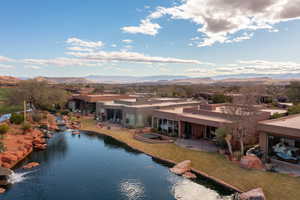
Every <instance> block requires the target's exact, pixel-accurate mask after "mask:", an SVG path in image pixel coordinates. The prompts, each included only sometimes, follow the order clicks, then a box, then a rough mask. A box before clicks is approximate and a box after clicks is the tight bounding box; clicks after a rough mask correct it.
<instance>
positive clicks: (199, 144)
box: [175, 139, 218, 152]
mask: <svg viewBox="0 0 300 200" xmlns="http://www.w3.org/2000/svg"><path fill="white" fill-rule="evenodd" d="M175 144H177V145H179V146H181V147H184V148H188V149H193V150H197V151H205V152H217V151H218V147H217V146H216V145H215V144H214V143H213V142H211V141H208V140H203V139H197V140H192V139H177V140H176V142H175Z"/></svg>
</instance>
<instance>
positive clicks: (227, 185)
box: [80, 129, 245, 193]
mask: <svg viewBox="0 0 300 200" xmlns="http://www.w3.org/2000/svg"><path fill="white" fill-rule="evenodd" d="M80 130H81V131H87V132H93V133H96V134H100V135H105V136H108V137H111V138H113V139H115V140H117V141H119V142H122V143H124V144H126V145H127V146H129V147H130V148H132V149H133V150H136V151H139V152H141V153H143V154H145V155H148V156H150V157H152V158H155V159H158V160H161V161H164V162H167V163H169V164H172V165H176V164H178V162H176V161H174V160H169V159H166V158H162V157H158V156H155V155H153V154H151V153H148V152H145V151H143V150H141V149H138V148H135V147H133V146H132V145H130V144H128V143H126V142H124V141H122V140H120V139H119V138H117V137H114V136H113V135H110V134H107V133H105V129H100V130H101V131H102V132H98V131H95V130H88V129H80ZM191 171H192V172H194V173H196V174H198V175H200V176H203V177H205V178H208V179H211V180H213V181H215V182H216V183H218V184H220V185H222V186H224V187H226V188H228V189H230V190H233V191H235V192H238V193H243V192H245V191H243V190H242V189H240V188H238V187H236V186H233V185H231V184H229V183H226V182H225V181H223V180H221V179H218V178H216V177H213V176H210V175H208V174H207V173H205V172H203V171H201V170H198V169H195V168H193V167H192V168H191Z"/></svg>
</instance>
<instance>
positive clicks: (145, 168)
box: [0, 131, 232, 200]
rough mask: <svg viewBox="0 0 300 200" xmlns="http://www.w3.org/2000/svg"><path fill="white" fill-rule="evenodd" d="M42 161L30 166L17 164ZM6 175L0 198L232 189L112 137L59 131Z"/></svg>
mask: <svg viewBox="0 0 300 200" xmlns="http://www.w3.org/2000/svg"><path fill="white" fill-rule="evenodd" d="M28 162H40V163H41V165H40V166H39V167H37V168H35V169H33V170H29V171H28V170H27V171H26V170H23V169H21V168H20V166H22V165H24V164H26V163H28ZM20 166H19V167H17V169H15V173H14V174H13V175H12V176H11V177H10V181H11V182H12V185H11V186H10V187H9V188H7V189H8V190H7V192H6V193H5V194H4V195H1V196H0V199H1V200H2V199H3V200H56V199H57V200H58V199H59V200H64V199H66V200H68V199H76V200H81V199H82V200H90V199H92V200H93V199H97V200H98V199H99V200H100V199H101V200H119V199H120V200H142V199H143V200H154V199H155V200H156V199H157V200H160V199H161V200H175V199H178V200H198V199H199V200H219V199H227V197H225V196H229V195H231V194H232V191H230V190H228V189H226V188H224V187H222V186H220V185H218V184H215V183H214V182H212V181H210V180H208V179H205V178H204V177H200V178H199V179H197V180H196V181H190V180H187V179H184V178H182V177H180V176H177V175H174V174H172V173H170V172H169V170H168V167H170V166H169V165H168V164H167V163H164V162H162V161H159V160H156V159H152V158H151V157H149V156H147V155H145V154H142V153H140V152H137V151H135V150H133V149H131V148H130V147H128V146H127V145H124V144H123V143H120V142H118V141H116V140H114V139H112V138H110V137H107V136H101V135H98V134H93V133H85V134H81V136H78V135H76V136H72V134H71V132H68V131H67V132H65V133H57V134H56V135H55V137H53V138H52V139H50V140H49V148H48V149H47V150H46V151H40V152H34V153H33V154H31V155H30V157H29V158H28V159H27V160H25V161H24V162H23V163H21V164H20Z"/></svg>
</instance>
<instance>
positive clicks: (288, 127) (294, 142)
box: [258, 115, 300, 168]
mask: <svg viewBox="0 0 300 200" xmlns="http://www.w3.org/2000/svg"><path fill="white" fill-rule="evenodd" d="M258 131H259V133H260V141H259V143H260V147H261V149H262V150H263V152H264V158H265V159H266V160H270V161H272V162H275V163H276V162H277V163H278V162H279V163H284V164H287V165H290V166H294V167H298V168H300V115H290V116H287V117H283V118H278V119H274V120H266V121H262V122H260V123H259V125H258Z"/></svg>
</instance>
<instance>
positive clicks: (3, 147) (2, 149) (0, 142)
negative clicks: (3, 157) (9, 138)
mask: <svg viewBox="0 0 300 200" xmlns="http://www.w3.org/2000/svg"><path fill="white" fill-rule="evenodd" d="M5 150H6V147H5V145H4V144H3V142H2V141H0V153H2V152H4V151H5Z"/></svg>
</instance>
